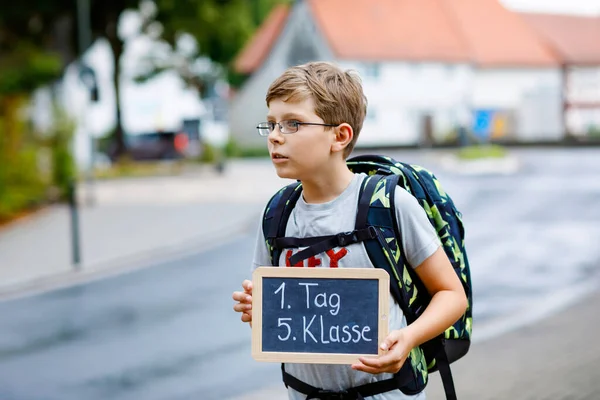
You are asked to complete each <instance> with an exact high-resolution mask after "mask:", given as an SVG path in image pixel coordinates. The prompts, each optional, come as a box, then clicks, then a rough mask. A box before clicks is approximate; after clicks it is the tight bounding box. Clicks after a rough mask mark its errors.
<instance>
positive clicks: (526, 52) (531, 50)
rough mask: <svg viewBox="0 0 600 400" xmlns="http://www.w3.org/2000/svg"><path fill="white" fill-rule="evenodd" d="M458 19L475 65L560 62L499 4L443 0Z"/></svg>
mask: <svg viewBox="0 0 600 400" xmlns="http://www.w3.org/2000/svg"><path fill="white" fill-rule="evenodd" d="M440 1H442V2H444V3H445V5H446V7H447V9H448V12H450V13H452V14H453V15H454V16H455V18H456V26H457V29H459V30H460V31H461V32H462V35H463V37H464V39H465V40H466V42H467V44H468V46H469V49H470V51H471V57H472V59H473V61H474V63H475V64H477V65H479V66H482V67H513V66H514V67H521V66H528V67H545V66H556V65H558V64H559V61H558V60H557V58H556V57H555V55H554V54H553V53H552V51H550V50H549V49H548V48H547V47H546V46H545V45H544V43H543V41H542V40H541V39H540V38H539V37H538V35H537V34H536V32H535V31H534V30H533V29H532V28H531V27H530V26H529V25H528V24H527V23H526V22H525V21H524V20H523V19H522V18H521V17H520V15H519V14H517V13H515V12H512V11H510V10H508V9H506V8H504V7H503V6H502V5H501V4H500V3H499V2H498V0H440Z"/></svg>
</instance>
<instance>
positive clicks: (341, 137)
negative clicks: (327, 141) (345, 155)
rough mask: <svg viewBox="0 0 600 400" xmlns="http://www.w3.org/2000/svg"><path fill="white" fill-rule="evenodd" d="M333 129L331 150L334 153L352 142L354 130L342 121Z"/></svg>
mask: <svg viewBox="0 0 600 400" xmlns="http://www.w3.org/2000/svg"><path fill="white" fill-rule="evenodd" d="M334 129H335V141H334V142H333V144H332V145H331V151H332V152H334V153H337V152H340V151H344V149H345V148H346V147H348V145H349V144H350V142H352V138H353V137H354V131H353V130H352V127H351V126H350V125H349V124H347V123H343V124H340V125H338V126H337V127H335V128H334Z"/></svg>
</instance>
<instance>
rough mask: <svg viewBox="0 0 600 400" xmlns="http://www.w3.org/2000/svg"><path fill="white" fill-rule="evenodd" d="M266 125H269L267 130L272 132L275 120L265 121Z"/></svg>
mask: <svg viewBox="0 0 600 400" xmlns="http://www.w3.org/2000/svg"><path fill="white" fill-rule="evenodd" d="M267 126H268V127H269V131H271V132H273V131H274V130H275V122H273V121H269V122H267Z"/></svg>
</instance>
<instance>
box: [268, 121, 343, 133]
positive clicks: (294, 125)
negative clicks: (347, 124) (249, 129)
mask: <svg viewBox="0 0 600 400" xmlns="http://www.w3.org/2000/svg"><path fill="white" fill-rule="evenodd" d="M276 125H277V126H279V131H280V132H281V133H296V132H298V128H299V127H300V125H318V126H337V125H333V124H320V123H315V122H300V121H296V120H293V119H290V120H286V121H281V122H272V121H271V122H261V123H260V124H258V126H257V127H256V129H257V130H258V134H259V135H260V136H269V133H271V132H273V131H274V130H275V126H276Z"/></svg>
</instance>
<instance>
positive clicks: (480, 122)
mask: <svg viewBox="0 0 600 400" xmlns="http://www.w3.org/2000/svg"><path fill="white" fill-rule="evenodd" d="M310 60H329V61H334V62H336V63H338V64H339V65H340V66H342V67H343V68H352V69H355V70H357V72H359V74H360V75H361V77H362V79H363V85H364V90H365V92H366V95H367V97H368V100H369V109H368V115H367V120H366V121H365V124H364V127H363V131H362V133H361V137H360V139H359V141H358V147H361V146H396V145H418V144H422V143H425V142H428V140H429V139H428V129H426V127H427V126H430V127H431V130H430V134H431V135H433V137H434V138H435V139H436V140H443V139H444V138H445V137H447V136H448V135H449V134H450V133H451V132H452V130H453V129H455V128H456V127H457V126H458V125H467V126H468V127H470V128H472V130H474V131H475V132H476V133H477V134H479V135H481V136H484V137H489V136H493V137H496V138H498V137H505V138H507V139H517V140H522V141H539V140H556V139H559V138H561V137H562V135H563V132H564V127H563V119H562V102H561V88H562V75H561V62H560V60H559V59H558V57H557V55H556V54H555V53H553V52H552V51H551V50H550V48H549V46H547V45H546V44H545V43H544V42H543V41H542V40H541V39H540V37H539V36H538V35H537V34H536V32H535V31H534V30H533V29H532V28H531V26H530V25H529V24H528V22H527V21H526V20H525V19H524V18H522V16H521V15H520V14H518V13H515V12H512V11H509V10H507V9H505V8H504V7H503V6H502V5H501V4H500V3H499V2H497V1H496V0H405V1H396V0H378V1H376V2H373V1H370V0H352V1H348V0H298V1H296V2H294V4H293V5H292V6H291V7H289V8H287V7H285V6H280V7H278V8H276V9H275V10H273V12H272V14H271V15H270V16H269V18H267V20H266V21H265V23H264V25H263V26H262V27H261V28H260V29H259V31H258V32H257V34H256V35H255V37H254V38H253V39H252V40H251V41H250V42H249V43H248V45H247V46H246V47H245V48H244V49H243V51H242V52H241V53H240V55H239V57H238V59H237V61H236V68H237V70H238V71H239V72H241V73H245V74H247V75H248V79H247V81H246V82H245V84H244V85H243V86H242V87H241V88H240V89H239V91H238V92H237V94H236V95H235V96H234V97H233V99H232V101H231V104H230V106H231V109H230V116H231V118H230V127H231V134H232V136H233V137H234V138H235V139H236V140H237V141H238V143H239V144H241V145H243V146H249V147H254V146H261V145H263V144H264V138H261V137H259V136H258V135H257V134H256V131H255V126H256V124H257V123H258V122H261V121H263V120H264V119H265V116H266V113H267V107H266V104H265V100H264V98H265V94H266V91H267V88H268V86H269V84H270V83H271V82H272V81H273V80H274V79H275V78H276V77H277V76H278V75H279V74H280V73H281V72H282V71H283V70H284V69H286V68H287V67H289V66H292V65H296V64H300V63H304V62H307V61H310Z"/></svg>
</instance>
